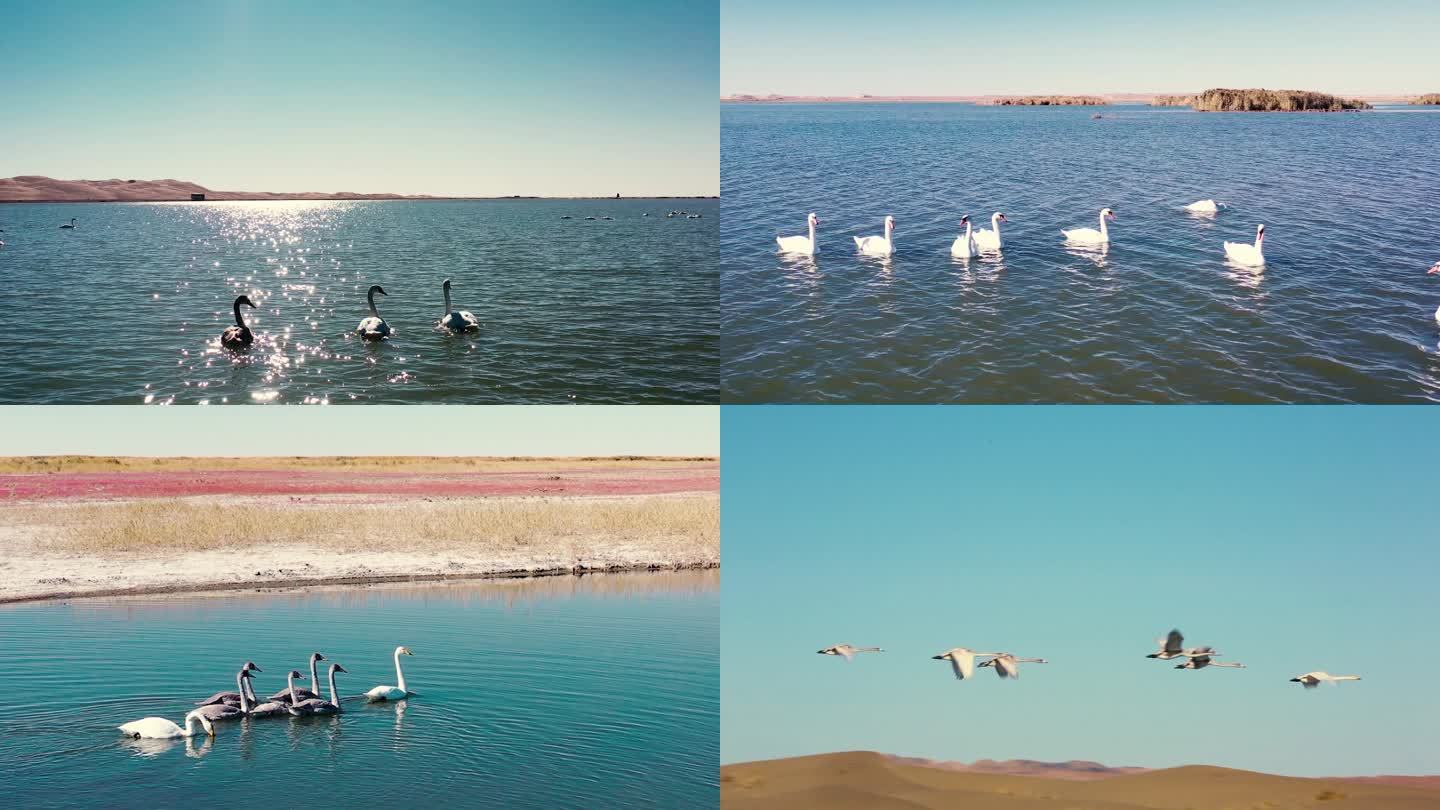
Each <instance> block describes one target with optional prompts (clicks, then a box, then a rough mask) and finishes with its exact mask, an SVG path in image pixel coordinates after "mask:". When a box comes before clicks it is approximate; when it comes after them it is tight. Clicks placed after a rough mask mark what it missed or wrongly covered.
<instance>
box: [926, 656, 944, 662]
mask: <svg viewBox="0 0 1440 810" xmlns="http://www.w3.org/2000/svg"><path fill="white" fill-rule="evenodd" d="M930 657H931V658H934V659H935V660H936V661H944V660H945V656H943V655H932V656H930Z"/></svg>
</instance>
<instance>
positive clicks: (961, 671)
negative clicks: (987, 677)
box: [930, 647, 1000, 681]
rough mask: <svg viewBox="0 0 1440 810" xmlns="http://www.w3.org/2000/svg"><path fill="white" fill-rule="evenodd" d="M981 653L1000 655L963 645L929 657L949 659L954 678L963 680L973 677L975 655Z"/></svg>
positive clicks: (940, 659) (939, 659) (942, 659)
mask: <svg viewBox="0 0 1440 810" xmlns="http://www.w3.org/2000/svg"><path fill="white" fill-rule="evenodd" d="M982 655H1000V653H982V652H975V651H974V650H967V649H965V648H964V647H956V648H954V649H952V650H946V651H945V652H943V653H940V654H939V655H932V656H930V657H931V658H933V659H935V660H936V661H949V662H950V668H951V669H953V670H955V680H957V681H963V680H965V679H966V678H973V677H975V657H976V656H982Z"/></svg>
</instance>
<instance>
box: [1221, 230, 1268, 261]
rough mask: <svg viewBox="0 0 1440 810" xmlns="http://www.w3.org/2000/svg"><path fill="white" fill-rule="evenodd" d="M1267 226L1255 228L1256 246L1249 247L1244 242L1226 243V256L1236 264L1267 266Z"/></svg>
mask: <svg viewBox="0 0 1440 810" xmlns="http://www.w3.org/2000/svg"><path fill="white" fill-rule="evenodd" d="M1264 245H1265V226H1264V225H1260V226H1258V227H1257V228H1255V244H1253V245H1247V244H1245V243H1244V242H1226V243H1225V256H1226V258H1228V259H1230V261H1232V262H1235V263H1236V264H1243V265H1247V266H1249V267H1263V266H1264V265H1265V249H1264Z"/></svg>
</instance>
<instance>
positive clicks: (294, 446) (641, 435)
mask: <svg viewBox="0 0 1440 810" xmlns="http://www.w3.org/2000/svg"><path fill="white" fill-rule="evenodd" d="M3 413H4V426H5V427H4V430H3V431H0V456H28V455H51V454H69V455H74V454H95V455H137V456H175V455H180V456H214V455H223V456H265V455H444V456H453V455H480V456H495V455H499V456H508V455H536V456H551V455H557V456H583V455H631V454H634V455H670V456H673V455H684V456H689V455H712V456H713V455H715V454H717V453H718V452H719V449H720V408H719V407H718V406H710V405H654V406H645V407H636V406H619V405H587V406H585V407H580V408H577V407H573V406H569V405H498V406H474V407H459V406H437V405H428V406H424V407H416V406H412V405H364V406H360V407H349V408H347V407H340V408H300V407H291V406H282V407H278V408H145V407H143V406H139V405H136V406H122V405H94V406H68V407H56V406H53V405H34V406H19V405H16V406H10V407H6V408H4V409H3Z"/></svg>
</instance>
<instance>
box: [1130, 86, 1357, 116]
mask: <svg viewBox="0 0 1440 810" xmlns="http://www.w3.org/2000/svg"><path fill="white" fill-rule="evenodd" d="M1150 104H1151V105H1152V106H1155V107H1191V108H1193V109H1195V110H1198V111H1200V112H1344V111H1348V110H1369V109H1374V108H1373V107H1371V106H1370V105H1369V104H1367V103H1365V102H1364V101H1361V100H1359V99H1354V98H1341V97H1340V96H1332V95H1329V94H1327V93H1316V92H1314V91H1311V90H1263V89H1254V88H1251V89H1247V90H1230V89H1225V88H1216V89H1211V90H1206V91H1205V92H1203V93H1199V94H1197V95H1193V96H1156V97H1155V98H1154V99H1153V100H1152V101H1151V102H1150Z"/></svg>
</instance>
